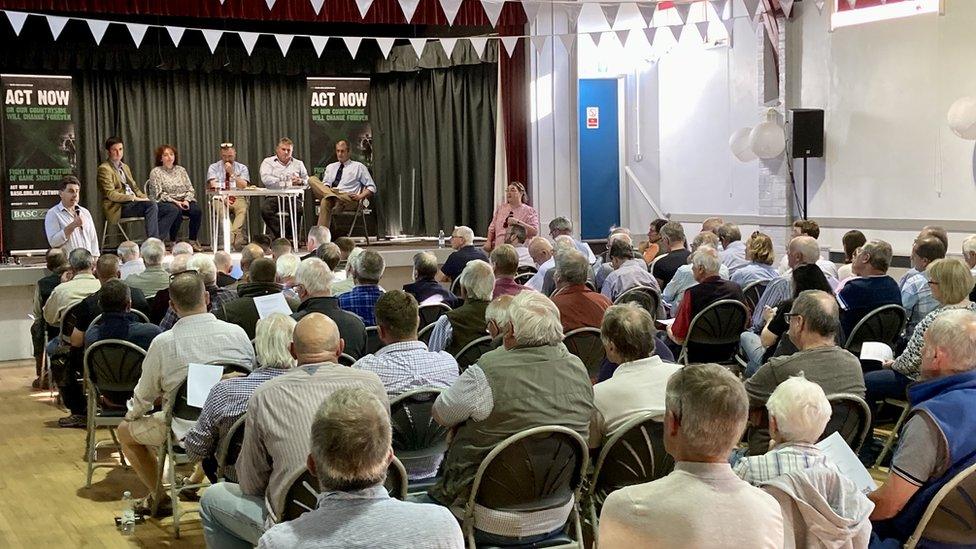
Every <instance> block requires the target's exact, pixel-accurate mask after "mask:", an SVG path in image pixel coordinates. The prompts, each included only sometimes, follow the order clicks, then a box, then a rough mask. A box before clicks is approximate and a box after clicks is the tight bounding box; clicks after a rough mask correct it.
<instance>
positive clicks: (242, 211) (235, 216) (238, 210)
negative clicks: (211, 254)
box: [207, 143, 251, 250]
mask: <svg viewBox="0 0 976 549" xmlns="http://www.w3.org/2000/svg"><path fill="white" fill-rule="evenodd" d="M250 183H251V172H250V171H249V170H248V169H247V166H245V165H244V164H241V163H240V162H238V161H237V149H235V148H234V144H233V143H221V144H220V160H219V161H217V162H214V163H213V164H211V165H210V168H208V169H207V185H209V186H210V188H211V189H214V190H227V189H244V188H246V187H247V186H248V185H249V184H250ZM225 200H226V202H225ZM213 207H215V208H218V213H219V217H220V218H223V217H224V211H223V208H225V207H227V208H230V217H231V227H230V234H231V239H230V241H231V246H232V247H233V248H234V250H240V249H241V248H243V247H244V246H245V245H247V239H246V238H244V233H243V228H244V223H246V222H247V207H248V201H247V198H245V197H243V196H228V197H226V198H225V199H220V198H218V197H216V196H215V197H214V202H213ZM218 234H220V233H218ZM215 246H216V244H215Z"/></svg>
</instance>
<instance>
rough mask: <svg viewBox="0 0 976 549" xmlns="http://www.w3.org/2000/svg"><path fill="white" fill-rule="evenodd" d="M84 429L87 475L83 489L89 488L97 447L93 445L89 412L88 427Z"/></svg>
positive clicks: (92, 424)
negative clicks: (85, 432)
mask: <svg viewBox="0 0 976 549" xmlns="http://www.w3.org/2000/svg"><path fill="white" fill-rule="evenodd" d="M86 429H87V431H88V433H87V437H86V441H85V448H86V451H85V455H86V457H87V461H88V474H87V476H86V478H85V488H91V482H92V473H93V472H94V471H95V457H96V453H97V445H96V444H95V419H94V418H93V417H92V415H91V412H90V411H89V414H88V425H86Z"/></svg>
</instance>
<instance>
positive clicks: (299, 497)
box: [278, 457, 407, 523]
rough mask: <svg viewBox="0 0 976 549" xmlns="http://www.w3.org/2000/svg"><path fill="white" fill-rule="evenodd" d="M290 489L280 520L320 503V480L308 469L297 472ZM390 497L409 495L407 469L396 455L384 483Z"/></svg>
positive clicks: (310, 508)
mask: <svg viewBox="0 0 976 549" xmlns="http://www.w3.org/2000/svg"><path fill="white" fill-rule="evenodd" d="M288 486H289V488H288V491H287V492H286V493H285V499H284V501H283V502H282V505H280V506H279V509H281V516H280V517H278V522H279V523H281V522H286V521H289V520H295V519H297V518H298V517H300V516H302V515H304V514H305V513H307V512H309V511H311V510H313V509H315V506H316V505H317V504H318V497H319V492H320V491H321V489H320V488H319V480H318V479H317V478H315V477H314V476H312V473H310V472H309V470H308V469H303V470H301V471H299V472H297V473H295V475H294V477H293V479H292V481H291V482H289V483H288ZM383 486H385V487H386V490H387V492H389V493H390V497H394V498H396V499H399V500H401V501H402V500H403V499H405V498H406V497H407V471H406V469H404V468H403V464H402V463H400V460H399V459H397V458H396V457H394V458H393V461H392V462H390V468H389V469H387V471H386V482H384V483H383Z"/></svg>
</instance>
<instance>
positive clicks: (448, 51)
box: [440, 38, 458, 60]
mask: <svg viewBox="0 0 976 549" xmlns="http://www.w3.org/2000/svg"><path fill="white" fill-rule="evenodd" d="M457 41H458V39H457V38H441V39H440V43H441V48H442V49H443V50H444V54H445V55H447V59H448V60H450V59H451V56H452V55H454V48H455V47H456V46H457Z"/></svg>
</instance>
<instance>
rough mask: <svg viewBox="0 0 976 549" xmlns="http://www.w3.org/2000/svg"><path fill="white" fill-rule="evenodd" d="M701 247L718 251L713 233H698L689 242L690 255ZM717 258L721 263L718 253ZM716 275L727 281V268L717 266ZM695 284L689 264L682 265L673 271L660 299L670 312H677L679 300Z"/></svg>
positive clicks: (716, 238) (696, 282)
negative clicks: (708, 247) (709, 247)
mask: <svg viewBox="0 0 976 549" xmlns="http://www.w3.org/2000/svg"><path fill="white" fill-rule="evenodd" d="M702 246H711V247H712V248H714V249H715V250H718V249H719V246H720V244H719V240H718V237H717V236H715V233H713V232H711V231H705V232H703V233H698V236H696V237H695V239H694V240H692V241H691V253H695V252H696V251H697V250H698V248H700V247H702ZM718 257H719V260H720V261H721V259H722V254H721V252H719V255H718ZM718 275H719V276H720V277H722V278H724V279H725V280H729V277H730V275H729V268H728V267H727V266H726V265H725V263H722V264H721V265H720V266H719V269H718ZM696 284H698V281H697V280H695V275H694V274H693V273H692V272H691V263H689V264H687V265H682V266H681V267H679V268H678V270H677V271H675V273H674V276H673V277H671V282H668V285H667V286H665V287H664V290H663V291H662V292H661V299H663V300H664V302H665V303H666V304H667V305H668V307H669V308H670V309H671V311H677V310H678V306H679V305H681V298H683V297H684V296H685V290H687V289H688V288H691V287H692V286H694V285H696Z"/></svg>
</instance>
